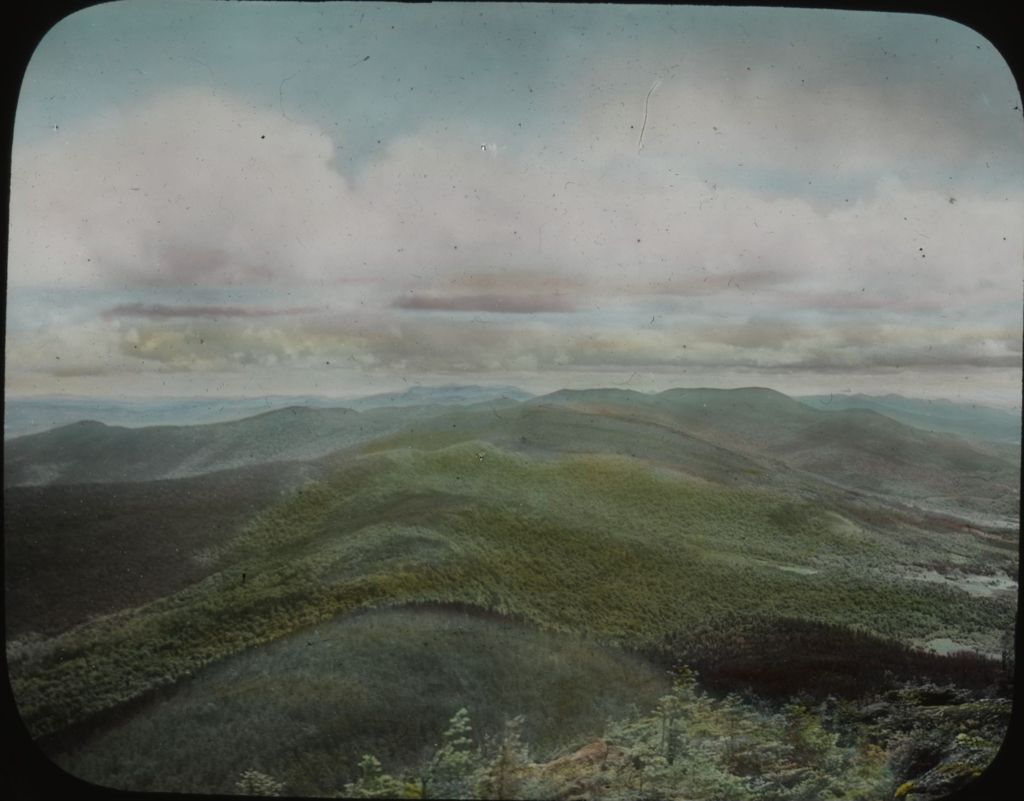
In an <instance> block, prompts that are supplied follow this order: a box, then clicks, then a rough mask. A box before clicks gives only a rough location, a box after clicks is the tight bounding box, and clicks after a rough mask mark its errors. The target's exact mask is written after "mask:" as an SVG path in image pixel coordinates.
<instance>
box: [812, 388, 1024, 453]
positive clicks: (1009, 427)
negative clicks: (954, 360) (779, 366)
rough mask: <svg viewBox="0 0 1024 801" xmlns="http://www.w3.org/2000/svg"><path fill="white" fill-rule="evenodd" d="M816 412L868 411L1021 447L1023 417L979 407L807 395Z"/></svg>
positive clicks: (928, 428) (931, 428) (898, 398)
mask: <svg viewBox="0 0 1024 801" xmlns="http://www.w3.org/2000/svg"><path fill="white" fill-rule="evenodd" d="M797 400H799V401H800V402H801V403H806V404H807V405H808V406H811V407H812V408H815V409H824V410H826V411H843V410H847V409H868V410H870V411H873V412H878V413H879V414H884V415H885V416H886V417H891V418H892V419H893V420H898V421H899V422H901V423H906V424H907V425H910V426H914V427H915V428H921V429H924V430H925V431H939V432H943V433H947V434H957V435H959V436H961V437H967V438H969V439H980V440H985V441H988V442H1006V443H1016V444H1018V445H1019V444H1020V441H1021V414H1020V412H1014V411H1010V410H1007V409H996V408H993V407H990V406H982V405H979V404H974V403H972V404H965V403H953V402H951V401H948V400H923V399H920V398H904V397H903V396H902V395H884V396H881V397H879V396H874V395H803V396H801V397H798V398H797Z"/></svg>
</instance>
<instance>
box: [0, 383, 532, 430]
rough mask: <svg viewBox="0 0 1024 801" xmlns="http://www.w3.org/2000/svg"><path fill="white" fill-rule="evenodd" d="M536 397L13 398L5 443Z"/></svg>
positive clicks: (415, 390) (455, 390)
mask: <svg viewBox="0 0 1024 801" xmlns="http://www.w3.org/2000/svg"><path fill="white" fill-rule="evenodd" d="M529 397H532V396H531V395H530V394H529V393H527V392H523V391H522V390H520V389H517V388H515V387H506V386H498V387H481V386H456V385H449V386H441V387H410V388H409V389H408V390H406V391H404V392H392V393H383V394H376V395H369V396H366V397H356V398H332V397H327V396H325V395H266V396H261V397H258V398H231V397H226V398H225V397H218V398H155V399H118V398H89V397H85V396H70V395H69V396H46V397H39V398H7V399H6V402H5V409H4V439H5V440H6V439H11V438H13V437H20V436H24V435H25V434H35V433H38V432H41V431H49V430H50V429H51V428H57V427H59V426H65V425H68V424H69V423H77V422H79V421H81V420H93V421H96V422H98V423H104V424H106V425H108V426H123V427H126V428H140V427H142V426H184V425H200V424H203V423H220V422H226V421H228V420H240V419H241V418H243V417H251V416H252V415H256V414H260V413H261V412H269V411H273V410H274V409H283V408H285V407H288V406H305V407H309V408H317V409H327V408H336V407H339V406H344V407H346V408H349V409H358V410H364V409H373V408H377V407H382V406H423V405H429V404H445V405H456V404H459V405H461V404H473V403H481V402H489V401H495V400H503V399H507V400H514V401H521V400H526V399H527V398H529Z"/></svg>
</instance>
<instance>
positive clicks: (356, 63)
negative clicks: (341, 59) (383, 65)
mask: <svg viewBox="0 0 1024 801" xmlns="http://www.w3.org/2000/svg"><path fill="white" fill-rule="evenodd" d="M369 60H370V57H369V56H363V57H362V58H361V59H359V61H357V62H355V63H354V64H349V65H348V66H349V68H351V67H356V66H358V65H360V64H362V63H363V62H364V61H369Z"/></svg>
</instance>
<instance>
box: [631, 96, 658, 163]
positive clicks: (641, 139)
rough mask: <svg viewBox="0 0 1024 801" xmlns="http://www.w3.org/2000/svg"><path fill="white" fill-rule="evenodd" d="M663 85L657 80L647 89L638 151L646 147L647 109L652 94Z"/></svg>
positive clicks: (637, 146)
mask: <svg viewBox="0 0 1024 801" xmlns="http://www.w3.org/2000/svg"><path fill="white" fill-rule="evenodd" d="M660 85H661V81H655V82H654V83H652V84H651V88H650V89H648V90H647V97H645V98H644V122H643V125H641V126H640V136H639V138H638V139H637V140H636V152H637V153H639V152H640V151H641V150H643V149H644V131H645V130H647V110H648V107H649V105H650V102H651V95H652V94H654V90H655V89H657V88H658V87H659V86H660Z"/></svg>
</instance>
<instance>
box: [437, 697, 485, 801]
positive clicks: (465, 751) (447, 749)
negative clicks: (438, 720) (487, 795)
mask: <svg viewBox="0 0 1024 801" xmlns="http://www.w3.org/2000/svg"><path fill="white" fill-rule="evenodd" d="M481 767H482V758H481V756H480V751H479V749H478V748H477V747H476V746H475V744H474V743H473V727H472V725H471V724H470V722H469V712H468V711H467V710H466V709H465V707H463V708H462V709H460V710H459V711H458V712H456V713H455V714H454V715H453V716H452V719H451V721H450V722H449V723H448V728H447V729H446V730H445V733H444V735H443V737H442V740H441V747H440V748H438V749H437V752H436V753H435V754H434V756H433V758H432V759H431V760H430V763H429V765H428V766H427V775H426V778H425V779H424V795H425V797H427V798H453V799H461V798H473V797H475V789H476V782H477V779H478V774H479V773H480V769H481Z"/></svg>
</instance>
